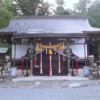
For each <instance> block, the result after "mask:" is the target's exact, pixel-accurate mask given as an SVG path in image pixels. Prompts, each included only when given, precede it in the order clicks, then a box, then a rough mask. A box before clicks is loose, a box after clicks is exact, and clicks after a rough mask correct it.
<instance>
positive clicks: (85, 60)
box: [84, 43, 86, 65]
mask: <svg viewBox="0 0 100 100" xmlns="http://www.w3.org/2000/svg"><path fill="white" fill-rule="evenodd" d="M84 58H85V65H86V49H85V43H84Z"/></svg>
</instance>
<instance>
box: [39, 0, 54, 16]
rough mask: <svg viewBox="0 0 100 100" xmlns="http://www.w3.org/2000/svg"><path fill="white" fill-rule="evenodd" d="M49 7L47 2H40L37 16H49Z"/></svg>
mask: <svg viewBox="0 0 100 100" xmlns="http://www.w3.org/2000/svg"><path fill="white" fill-rule="evenodd" d="M51 6H52V4H49V3H48V2H43V0H42V1H41V3H40V4H39V6H38V8H37V15H50V14H51V13H50V7H51Z"/></svg>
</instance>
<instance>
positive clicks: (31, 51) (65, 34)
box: [0, 15, 100, 76]
mask: <svg viewBox="0 0 100 100" xmlns="http://www.w3.org/2000/svg"><path fill="white" fill-rule="evenodd" d="M3 34H4V35H5V34H6V35H7V37H8V36H9V40H11V41H12V61H13V66H17V67H18V68H20V69H21V60H24V65H25V68H26V66H28V69H29V70H30V72H29V74H30V75H50V76H52V75H70V74H71V68H72V59H75V60H76V59H77V60H78V62H79V63H80V62H81V61H84V62H85V61H86V58H87V56H88V55H89V45H88V41H89V40H91V39H92V38H94V37H91V36H92V35H94V36H95V34H96V35H98V36H99V34H100V29H99V28H93V27H92V26H90V24H89V22H88V19H87V18H86V17H85V16H69V15H67V16H22V17H19V18H16V19H13V20H11V21H10V23H9V25H8V27H6V28H5V29H1V30H0V36H3ZM7 37H5V39H6V38H7ZM1 38H2V37H1ZM3 39H4V37H3ZM72 57H74V58H72ZM75 57H76V58H75ZM27 59H28V60H27ZM26 60H27V63H26ZM74 68H75V62H74Z"/></svg>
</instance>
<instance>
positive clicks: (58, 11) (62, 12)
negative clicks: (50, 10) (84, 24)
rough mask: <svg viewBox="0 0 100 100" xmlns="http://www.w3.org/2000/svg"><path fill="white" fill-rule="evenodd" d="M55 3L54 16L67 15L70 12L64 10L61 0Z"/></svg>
mask: <svg viewBox="0 0 100 100" xmlns="http://www.w3.org/2000/svg"><path fill="white" fill-rule="evenodd" d="M56 3H57V5H58V6H57V8H56V10H54V13H55V14H56V15H69V14H70V12H69V9H66V10H65V9H64V7H63V5H64V1H63V0H56Z"/></svg>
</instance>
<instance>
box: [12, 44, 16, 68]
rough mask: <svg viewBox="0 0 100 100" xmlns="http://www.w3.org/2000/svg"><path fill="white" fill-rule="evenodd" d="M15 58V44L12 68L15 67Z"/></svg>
mask: <svg viewBox="0 0 100 100" xmlns="http://www.w3.org/2000/svg"><path fill="white" fill-rule="evenodd" d="M15 58H16V44H15V43H14V59H13V67H15Z"/></svg>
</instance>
